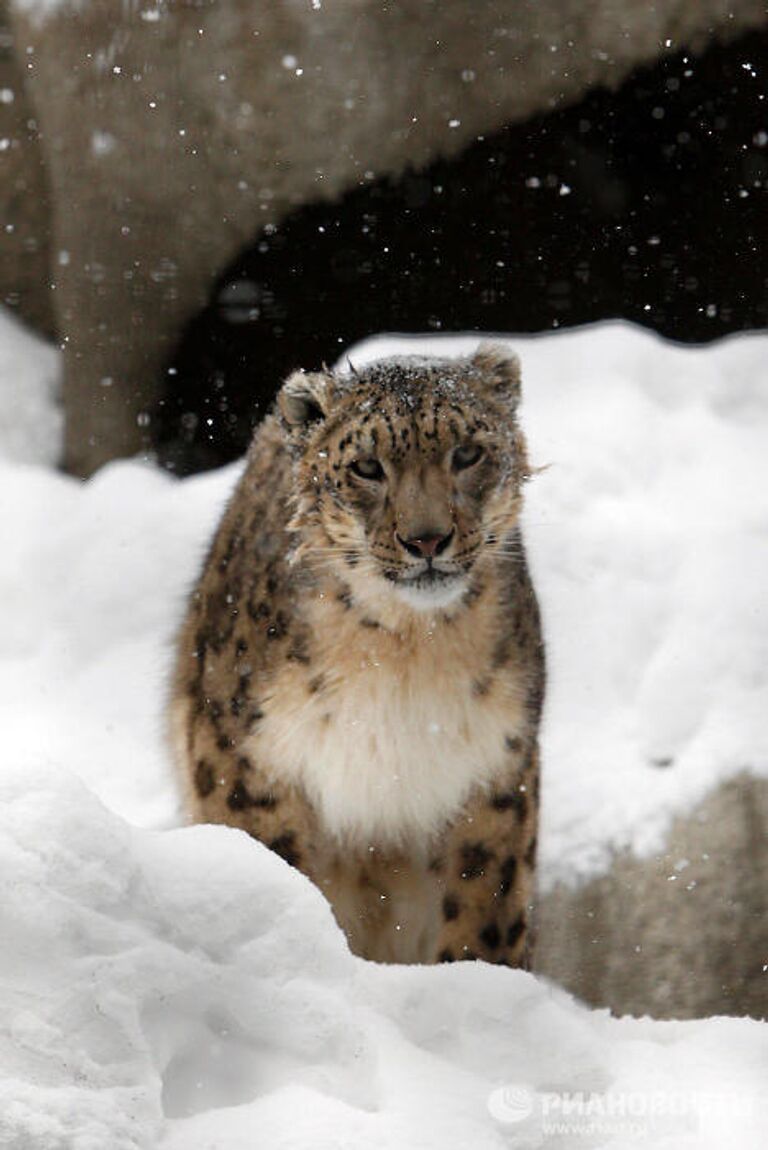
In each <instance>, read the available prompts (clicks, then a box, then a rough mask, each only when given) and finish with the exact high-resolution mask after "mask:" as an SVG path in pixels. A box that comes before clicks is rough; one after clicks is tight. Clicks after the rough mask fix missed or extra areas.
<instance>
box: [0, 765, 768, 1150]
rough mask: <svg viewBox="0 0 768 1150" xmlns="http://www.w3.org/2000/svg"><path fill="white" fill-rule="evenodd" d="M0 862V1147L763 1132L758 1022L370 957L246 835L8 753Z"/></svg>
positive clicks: (473, 970) (595, 1140)
mask: <svg viewBox="0 0 768 1150" xmlns="http://www.w3.org/2000/svg"><path fill="white" fill-rule="evenodd" d="M0 866H2V871H3V874H4V875H12V876H13V881H12V882H11V883H8V884H7V886H6V890H5V894H4V897H3V899H2V902H0V937H2V938H3V940H4V944H3V946H2V947H0V1014H1V1015H2V1017H3V1020H4V1025H3V1027H0V1064H1V1065H2V1067H3V1075H2V1078H0V1146H9V1147H13V1148H14V1150H104V1148H105V1147H109V1150H150V1148H153V1150H154V1148H157V1147H161V1148H162V1150H210V1148H211V1147H214V1146H215V1147H216V1148H217V1150H245V1148H246V1147H251V1146H253V1145H260V1146H286V1147H288V1146H290V1147H291V1148H294V1150H304V1148H307V1150H309V1148H310V1147H311V1148H312V1150H318V1148H321V1150H326V1148H327V1150H337V1148H338V1147H339V1146H350V1147H352V1146H354V1147H355V1150H368V1148H370V1150H374V1148H375V1150H402V1148H403V1147H404V1146H418V1147H421V1148H423V1150H466V1147H469V1146H472V1147H475V1146H482V1147H488V1148H489V1150H494V1148H498V1150H502V1148H503V1147H505V1146H509V1145H510V1143H511V1142H514V1144H515V1145H520V1146H530V1147H534V1146H543V1145H549V1144H550V1143H549V1142H548V1138H551V1137H555V1136H557V1137H558V1138H565V1137H566V1136H567V1129H566V1127H568V1123H570V1124H571V1126H570V1129H571V1133H572V1135H573V1138H577V1137H578V1139H579V1141H578V1144H579V1146H583V1147H585V1150H588V1148H590V1147H595V1148H596V1147H599V1146H604V1145H605V1144H606V1141H607V1139H609V1138H611V1137H612V1138H614V1139H615V1140H616V1144H617V1145H629V1144H630V1143H632V1144H634V1142H632V1140H633V1139H634V1140H635V1141H637V1140H638V1139H640V1138H642V1145H644V1146H646V1147H649V1148H650V1147H654V1146H656V1145H658V1146H659V1147H661V1146H669V1145H673V1144H674V1145H675V1146H676V1147H685V1146H691V1147H693V1146H695V1147H696V1148H697V1150H704V1148H706V1147H712V1150H714V1148H715V1147H718V1148H719V1147H720V1146H721V1145H722V1139H724V1138H725V1137H726V1136H727V1138H728V1141H729V1144H732V1145H734V1146H738V1147H739V1148H740V1150H752V1148H753V1147H754V1150H758V1147H759V1146H760V1145H761V1143H760V1137H761V1131H765V1129H766V1126H765V1122H766V1119H767V1117H768V1116H767V1115H766V1111H765V1099H764V1073H765V1071H764V1068H765V1062H766V1058H768V1031H766V1028H765V1026H761V1025H760V1024H759V1023H756V1022H752V1021H750V1020H747V1019H718V1020H711V1021H704V1022H694V1023H648V1022H642V1021H634V1020H629V1019H627V1020H619V1021H617V1020H614V1019H611V1018H609V1017H608V1015H607V1013H602V1012H590V1011H588V1010H587V1009H586V1008H584V1007H580V1006H578V1005H576V1004H575V1003H574V1002H573V1001H572V1000H571V999H569V998H568V996H567V995H565V994H564V993H562V992H560V991H557V990H555V989H554V988H552V987H550V986H548V985H546V984H545V983H543V982H541V981H540V980H539V981H537V980H536V979H535V978H534V977H533V976H532V975H528V974H525V973H523V972H522V971H510V970H506V969H502V968H499V967H493V966H487V965H486V964H482V963H476V964H473V963H462V964H456V965H453V966H443V967H439V968H427V967H383V966H376V965H375V964H371V963H365V962H363V961H362V960H359V959H356V958H354V957H353V956H352V955H351V954H350V953H349V951H348V950H347V947H346V944H345V942H344V939H343V936H342V935H341V933H340V931H339V930H338V928H337V927H336V925H335V923H334V921H333V918H332V915H331V912H330V910H329V908H328V905H327V903H326V902H325V900H324V899H323V898H322V896H321V895H320V893H319V892H318V891H317V890H316V889H315V888H314V887H313V886H312V884H311V883H310V882H309V881H308V880H307V879H305V878H304V877H303V876H302V875H301V874H299V873H298V872H297V871H295V870H293V869H291V868H290V867H288V866H287V865H286V864H285V863H284V862H283V861H282V860H281V859H279V858H277V857H276V856H275V855H273V854H272V853H271V852H269V851H268V850H267V849H266V848H264V847H261V846H260V845H259V844H257V843H254V842H252V841H251V840H250V839H249V838H248V837H247V836H246V835H245V834H243V833H241V832H238V831H232V830H229V829H227V828H223V827H194V828H188V829H185V830H176V831H169V832H162V833H161V832H153V831H141V830H136V829H132V828H130V827H129V826H128V825H127V824H126V823H124V822H123V821H122V820H121V819H120V818H119V817H117V816H116V815H113V814H110V813H109V812H108V811H107V810H106V809H105V808H104V807H102V806H101V804H100V803H99V802H98V801H97V800H96V799H95V798H94V796H93V795H92V794H91V793H90V792H89V791H88V790H87V789H86V788H85V787H84V786H83V785H82V784H81V783H80V782H79V781H77V780H76V779H75V778H74V777H72V776H71V775H68V774H67V773H66V771H63V770H50V771H47V772H46V771H42V770H39V771H37V772H35V773H34V774H33V775H30V774H29V772H27V771H26V770H18V769H16V770H12V769H6V770H5V771H4V772H3V773H2V774H0ZM9 940H11V944H10V945H9ZM713 1100H714V1103H716V1106H714V1104H713ZM596 1119H599V1120H596ZM553 1130H554V1131H555V1133H552V1131H553ZM557 1131H560V1133H559V1134H558V1133H557ZM670 1139H672V1141H670ZM552 1144H553V1145H554V1143H552ZM559 1144H565V1145H568V1144H569V1143H568V1142H567V1141H565V1142H562V1143H561V1142H558V1145H559Z"/></svg>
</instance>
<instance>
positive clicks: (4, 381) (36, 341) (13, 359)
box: [0, 308, 63, 464]
mask: <svg viewBox="0 0 768 1150" xmlns="http://www.w3.org/2000/svg"><path fill="white" fill-rule="evenodd" d="M60 382H61V360H60V357H59V353H58V352H57V351H56V349H55V348H53V347H51V345H50V344H48V343H45V342H44V341H43V340H42V339H40V338H39V336H37V335H33V334H32V332H30V331H29V330H28V329H27V328H25V327H22V325H21V324H20V323H19V322H18V320H16V319H14V318H13V317H12V316H11V315H10V313H9V312H7V311H5V310H4V309H3V308H0V411H2V413H3V414H2V419H0V458H2V459H15V460H23V461H25V462H28V463H48V464H54V463H56V461H57V460H58V459H59V458H60V455H61V444H62V433H63V418H62V414H61V410H60V409H59V407H58V404H57V400H58V395H59V386H60Z"/></svg>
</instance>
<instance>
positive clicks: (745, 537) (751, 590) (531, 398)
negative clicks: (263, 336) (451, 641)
mask: <svg viewBox="0 0 768 1150" xmlns="http://www.w3.org/2000/svg"><path fill="white" fill-rule="evenodd" d="M501 339H502V340H503V341H504V342H505V343H506V342H508V343H509V345H510V346H511V347H512V348H514V349H515V350H517V351H518V352H519V353H520V356H521V359H522V365H523V409H522V423H523V426H524V429H525V431H526V434H527V436H528V440H529V444H530V448H531V458H532V462H533V464H534V466H537V467H544V468H545V470H544V471H543V472H542V473H541V474H539V475H536V476H535V477H534V479H533V481H532V482H531V483H530V485H529V487H528V490H527V493H526V501H527V506H526V512H525V533H526V541H527V547H528V551H529V555H530V558H531V562H532V567H533V573H534V582H535V584H536V587H537V590H538V593H539V597H540V600H541V603H542V608H543V614H544V630H545V636H546V643H547V652H548V669H549V675H548V679H549V681H548V688H547V701H546V707H545V716H544V737H543V756H542V758H543V764H544V768H543V769H544V799H543V833H542V836H541V843H542V853H541V862H542V869H543V873H544V877H545V880H546V881H547V882H552V881H554V880H556V879H559V880H561V881H569V880H571V879H580V878H585V877H587V876H588V875H590V874H595V873H599V872H600V871H603V870H605V869H606V868H607V867H608V866H609V865H610V861H611V858H612V855H613V852H614V851H615V850H620V849H623V848H630V849H632V850H634V851H635V852H636V853H638V854H646V853H649V852H651V851H652V850H654V849H657V848H659V847H660V846H661V844H662V842H663V839H664V836H665V834H666V832H667V830H668V828H669V825H670V820H671V817H672V816H673V815H676V814H682V813H684V812H685V811H687V810H690V809H691V808H692V807H694V806H695V805H696V804H697V803H698V802H699V801H700V800H701V799H703V798H704V796H705V795H706V794H707V792H708V791H709V790H711V789H712V788H714V786H715V785H716V784H717V783H718V782H721V781H723V780H725V779H727V778H730V777H733V776H734V775H736V774H738V773H739V772H740V771H742V770H747V771H751V772H753V773H755V774H766V773H768V726H767V725H766V723H765V709H766V700H768V615H767V614H766V612H765V609H764V606H765V605H764V595H765V588H766V586H768V532H767V531H766V524H768V453H766V444H767V443H768V337H766V336H763V335H759V336H758V335H747V336H739V337H731V338H729V339H727V340H723V341H722V342H720V343H718V344H715V345H710V346H708V347H705V348H692V347H684V346H679V345H675V344H670V343H668V342H666V341H664V340H662V339H661V338H659V337H657V336H655V335H652V334H651V333H649V332H646V331H643V330H641V329H640V328H636V327H633V326H631V325H629V324H625V323H608V324H600V325H596V326H594V327H587V328H580V329H576V330H573V331H568V332H562V333H559V334H557V335H549V336H534V337H530V336H529V337H520V336H514V337H511V336H504V337H501ZM476 344H477V337H476V336H472V337H461V338H458V337H437V338H431V339H423V338H418V339H403V338H397V339H392V338H390V337H381V338H378V339H376V340H371V341H369V342H368V343H366V344H364V345H361V347H359V348H357V349H353V350H352V352H350V358H351V360H352V362H353V363H355V364H356V365H358V364H361V363H363V362H367V361H370V360H372V359H376V358H380V357H382V356H386V355H392V354H404V353H407V352H408V351H409V350H412V351H413V352H415V353H418V354H422V353H424V354H426V353H433V354H444V355H445V354H449V355H453V354H455V355H458V354H466V353H467V352H470V351H472V350H473V349H474V347H475V346H476Z"/></svg>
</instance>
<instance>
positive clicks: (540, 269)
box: [157, 32, 768, 474]
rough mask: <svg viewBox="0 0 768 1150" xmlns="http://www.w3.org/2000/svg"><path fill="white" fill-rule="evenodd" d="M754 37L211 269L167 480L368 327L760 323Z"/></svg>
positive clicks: (287, 227)
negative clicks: (621, 320) (213, 281)
mask: <svg viewBox="0 0 768 1150" xmlns="http://www.w3.org/2000/svg"><path fill="white" fill-rule="evenodd" d="M766 67H768V34H766V33H764V32H759V33H750V34H748V35H746V36H743V37H741V38H740V39H738V40H736V41H734V42H732V43H731V44H729V45H726V46H723V45H714V46H712V47H710V48H709V49H708V50H707V51H706V52H704V53H702V54H701V55H700V56H698V57H694V56H692V55H691V54H689V53H688V52H685V51H682V52H679V53H677V54H675V55H671V56H668V57H666V58H664V59H662V60H660V61H659V62H658V63H657V64H656V65H655V66H653V67H650V68H642V69H639V70H637V71H636V72H635V73H633V74H632V76H631V77H630V79H629V80H628V81H627V82H626V83H625V84H624V85H623V86H622V87H621V88H620V89H619V90H618V91H617V92H615V93H611V92H608V91H606V90H595V91H593V92H591V93H590V94H589V95H588V97H587V98H586V99H585V100H583V101H582V102H581V103H579V104H578V105H576V106H573V107H570V108H568V109H566V110H564V111H558V112H555V113H552V114H551V115H546V116H539V117H536V118H534V119H532V120H529V121H527V122H526V123H524V124H520V125H514V126H511V127H508V128H506V129H504V130H503V131H501V132H498V133H496V134H494V135H492V136H488V137H487V138H480V139H478V141H477V142H476V143H475V144H474V145H472V146H471V147H470V148H468V149H467V150H466V151H464V152H463V153H462V154H461V155H460V156H459V158H458V159H455V160H450V161H443V162H439V163H436V164H433V165H432V166H430V167H429V168H426V169H425V170H423V171H421V172H415V171H411V172H409V173H407V174H406V175H405V176H404V177H403V178H401V179H399V180H397V181H394V180H389V179H374V178H370V179H369V180H364V181H363V182H362V183H361V186H360V187H359V188H357V189H356V190H354V191H352V192H351V193H349V194H348V195H346V196H345V197H343V198H342V199H341V200H340V201H339V202H338V203H334V204H327V203H323V204H316V205H310V206H307V207H304V208H301V209H300V210H298V211H296V212H295V213H293V214H292V215H290V216H289V217H287V218H286V219H285V220H284V222H283V223H282V224H281V225H280V226H279V227H277V228H272V229H270V230H269V231H268V233H267V234H263V235H261V236H260V237H259V238H258V240H257V241H256V242H255V243H254V245H253V246H252V247H250V248H248V249H246V250H245V251H244V252H243V253H242V254H241V256H240V257H239V258H238V259H237V260H236V261H235V262H234V263H233V264H232V265H231V266H230V267H229V268H228V269H227V270H226V271H225V273H224V274H223V275H222V276H221V277H220V279H219V281H218V283H217V285H216V287H215V289H214V291H213V293H212V297H211V301H210V303H209V305H208V306H207V308H206V309H205V310H204V311H203V312H202V313H201V314H200V315H198V316H197V317H196V318H195V319H194V320H193V321H192V322H191V323H190V324H189V325H188V326H187V329H186V331H185V333H184V335H183V338H182V340H181V342H180V344H179V346H178V348H177V350H176V352H175V353H174V354H173V357H172V360H171V362H170V363H169V364H168V366H167V371H166V376H165V381H164V398H163V399H162V401H161V409H160V412H159V413H158V419H157V426H158V438H159V445H160V449H161V455H162V458H163V462H164V463H165V465H166V466H167V467H169V468H171V469H172V470H175V471H177V472H179V473H182V474H183V473H188V472H192V471H197V470H202V469H205V468H208V467H213V466H216V465H218V464H220V463H222V462H225V461H227V460H229V459H233V458H235V457H237V456H238V455H240V454H241V453H242V452H243V450H244V449H245V447H246V445H247V442H248V440H249V438H250V432H251V428H252V426H253V424H254V422H255V421H256V419H258V417H259V416H260V415H261V414H262V413H263V411H264V410H265V408H266V407H267V406H268V404H269V403H270V402H271V399H272V397H273V395H274V392H275V390H276V388H277V386H278V384H279V382H280V381H281V379H282V378H284V376H285V375H286V374H287V372H289V371H290V370H291V369H292V368H295V367H297V366H302V367H306V368H313V367H317V366H319V365H320V364H321V363H323V362H328V363H331V362H333V361H334V360H335V359H336V357H337V356H338V354H339V352H340V351H341V350H342V349H343V348H344V347H345V346H347V345H348V344H349V343H350V342H352V341H354V340H356V339H359V338H361V337H363V336H365V335H367V334H369V333H370V332H372V331H398V332H420V331H430V330H431V331H471V330H478V331H507V332H514V331H519V332H536V331H546V330H550V329H552V328H555V327H561V326H562V327H566V326H572V325H575V324H581V323H585V322H589V321H593V320H599V319H604V318H609V317H618V316H621V317H625V318H627V319H631V320H634V321H635V322H637V323H640V324H643V325H644V326H646V327H650V328H652V329H654V330H656V331H658V332H660V333H661V334H663V335H664V336H666V337H668V338H671V339H675V340H681V341H686V342H706V341H709V340H712V339H715V338H717V337H719V336H722V335H724V334H726V333H728V332H733V331H742V330H745V329H755V328H764V327H766V326H768V270H767V269H766V262H765V255H764V250H765V239H766V231H767V230H768V225H767V223H766V221H767V219H768V216H767V214H766V209H767V206H768V205H767V203H766V182H767V180H768V106H767V104H768V100H766V88H765V82H764V77H765V75H766Z"/></svg>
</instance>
